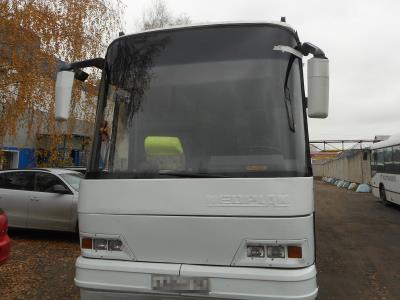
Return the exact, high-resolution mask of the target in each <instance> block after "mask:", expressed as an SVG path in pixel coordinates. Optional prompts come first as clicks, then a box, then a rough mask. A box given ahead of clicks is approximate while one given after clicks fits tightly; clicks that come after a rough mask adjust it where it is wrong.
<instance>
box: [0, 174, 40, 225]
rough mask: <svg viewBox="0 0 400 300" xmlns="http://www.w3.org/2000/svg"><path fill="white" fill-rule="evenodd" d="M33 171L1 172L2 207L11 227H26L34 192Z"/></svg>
mask: <svg viewBox="0 0 400 300" xmlns="http://www.w3.org/2000/svg"><path fill="white" fill-rule="evenodd" d="M33 178H34V177H33V172H29V171H12V172H4V173H0V207H2V208H3V210H4V211H5V212H6V214H7V215H8V224H9V226H10V227H26V225H27V218H28V203H29V201H30V198H31V197H32V193H33Z"/></svg>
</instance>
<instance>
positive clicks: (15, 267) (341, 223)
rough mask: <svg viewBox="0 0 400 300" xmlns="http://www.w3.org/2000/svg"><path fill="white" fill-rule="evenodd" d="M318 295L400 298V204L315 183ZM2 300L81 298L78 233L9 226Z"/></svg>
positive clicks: (1, 268)
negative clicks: (77, 279)
mask: <svg viewBox="0 0 400 300" xmlns="http://www.w3.org/2000/svg"><path fill="white" fill-rule="evenodd" d="M315 195H316V232H317V268H318V283H319V286H320V293H319V297H318V299H323V300H324V299H400V208H399V207H395V206H384V205H382V204H381V203H380V202H379V200H378V199H376V198H374V197H373V196H372V195H371V194H359V193H355V192H349V191H347V190H343V189H339V188H336V187H334V186H331V185H328V184H324V183H322V182H319V181H316V183H315ZM9 235H10V237H11V238H12V255H11V258H10V260H9V261H8V262H7V263H6V264H4V265H2V266H0V299H78V298H79V293H78V289H77V288H76V287H75V286H74V283H73V278H74V273H75V267H74V263H75V259H76V257H77V256H78V255H79V244H78V236H77V235H76V234H70V233H59V232H48V231H27V230H15V229H14V230H10V232H9Z"/></svg>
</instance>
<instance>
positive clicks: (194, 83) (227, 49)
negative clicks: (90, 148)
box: [90, 25, 309, 178]
mask: <svg viewBox="0 0 400 300" xmlns="http://www.w3.org/2000/svg"><path fill="white" fill-rule="evenodd" d="M276 45H288V46H290V47H296V45H297V40H296V38H295V35H294V34H293V33H292V32H290V31H289V30H287V29H285V28H282V27H277V26H264V25H256V26H255V25H253V26H245V25H243V26H222V27H201V28H189V29H184V30H183V29H182V30H175V31H160V32H152V33H145V34H141V35H133V36H128V37H125V38H121V39H118V40H117V41H115V42H114V43H113V44H112V45H111V46H110V48H109V50H108V53H107V56H106V71H105V78H104V80H103V84H104V86H103V90H104V98H103V100H101V101H103V108H102V109H103V111H102V112H101V113H102V116H103V118H102V119H100V120H97V121H98V122H100V124H99V125H98V128H100V133H99V134H100V135H101V138H99V140H100V142H99V143H98V145H97V147H96V150H95V151H96V152H95V153H96V156H95V157H97V160H96V162H95V165H92V166H91V170H90V171H91V172H96V171H97V172H98V171H100V172H98V173H102V174H103V175H104V174H106V175H108V176H109V175H114V176H117V177H121V176H127V177H132V178H143V177H145V176H151V177H161V178H164V177H166V176H165V175H168V177H171V176H173V175H176V176H177V177H178V176H180V175H182V174H183V175H184V176H190V174H193V175H196V174H197V175H199V174H201V175H205V177H207V176H213V175H215V176H216V177H218V176H223V177H227V176H228V177H279V176H281V177H282V176H283V177H286V176H308V175H307V174H308V172H309V169H308V165H307V159H306V147H307V146H306V142H305V141H306V137H305V118H304V107H303V96H302V95H303V92H302V77H301V76H302V75H301V71H300V68H301V61H300V60H297V59H296V60H295V63H293V64H292V62H293V61H291V60H293V57H292V56H291V55H290V54H289V53H285V52H281V51H276V50H274V46H276ZM103 175H102V176H103ZM105 177H106V176H105Z"/></svg>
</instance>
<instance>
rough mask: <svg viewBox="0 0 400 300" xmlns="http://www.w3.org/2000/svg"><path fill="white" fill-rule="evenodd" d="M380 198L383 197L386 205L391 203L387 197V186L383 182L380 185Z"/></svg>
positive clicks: (382, 199)
mask: <svg viewBox="0 0 400 300" xmlns="http://www.w3.org/2000/svg"><path fill="white" fill-rule="evenodd" d="M379 199H381V201H382V203H383V204H384V205H389V201H388V200H387V198H386V191H385V186H384V185H383V184H381V186H380V187H379Z"/></svg>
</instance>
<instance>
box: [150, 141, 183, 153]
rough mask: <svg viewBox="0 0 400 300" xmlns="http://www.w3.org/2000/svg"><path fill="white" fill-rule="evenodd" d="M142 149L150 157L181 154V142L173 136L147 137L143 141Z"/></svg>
mask: <svg viewBox="0 0 400 300" xmlns="http://www.w3.org/2000/svg"><path fill="white" fill-rule="evenodd" d="M144 149H145V151H146V154H147V155H151V156H167V155H182V154H183V148H182V144H181V140H180V139H179V138H178V137H175V136H148V137H146V138H145V139H144Z"/></svg>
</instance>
